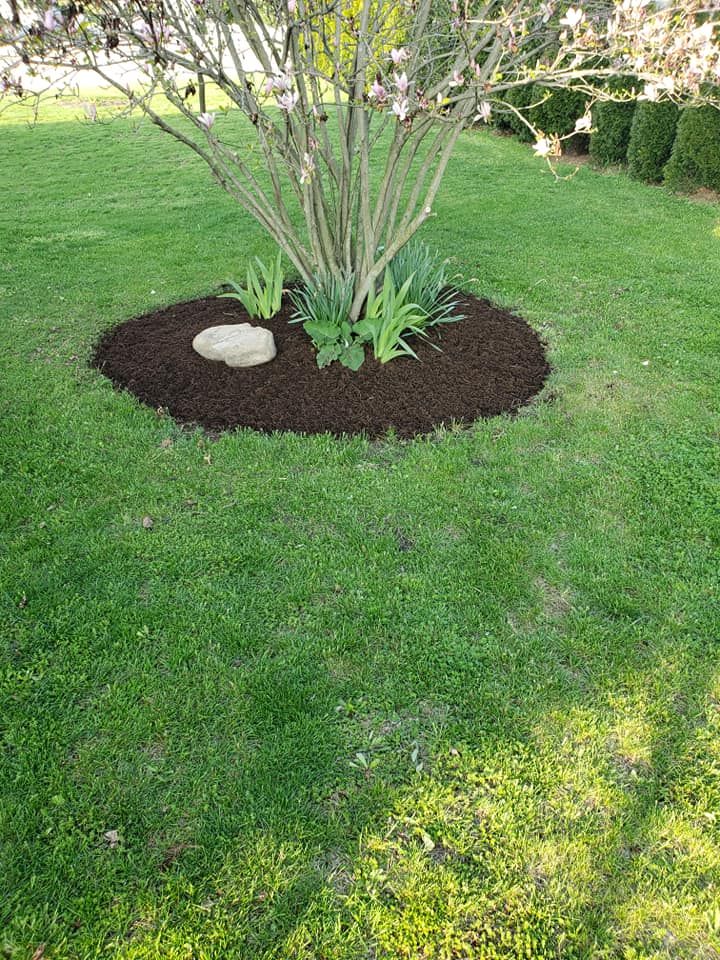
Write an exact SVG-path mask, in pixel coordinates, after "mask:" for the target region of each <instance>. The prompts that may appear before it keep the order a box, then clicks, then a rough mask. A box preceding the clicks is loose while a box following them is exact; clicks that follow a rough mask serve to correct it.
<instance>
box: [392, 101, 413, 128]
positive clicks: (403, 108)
mask: <svg viewBox="0 0 720 960" xmlns="http://www.w3.org/2000/svg"><path fill="white" fill-rule="evenodd" d="M392 109H393V113H394V114H395V116H396V117H397V118H398V120H399V121H400V122H401V123H404V122H405V120H407V115H408V111H409V110H410V104H409V103H408V98H407V97H402V99H400V100H395V101H394V102H393V105H392Z"/></svg>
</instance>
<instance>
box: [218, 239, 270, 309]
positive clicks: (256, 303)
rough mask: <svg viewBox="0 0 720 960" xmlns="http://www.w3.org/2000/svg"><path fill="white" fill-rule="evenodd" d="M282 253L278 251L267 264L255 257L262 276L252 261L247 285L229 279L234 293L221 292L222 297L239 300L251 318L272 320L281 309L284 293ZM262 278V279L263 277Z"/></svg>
mask: <svg viewBox="0 0 720 960" xmlns="http://www.w3.org/2000/svg"><path fill="white" fill-rule="evenodd" d="M280 261H281V254H280V253H279V252H278V255H277V257H276V258H275V260H273V262H272V263H271V264H270V265H269V266H266V265H265V264H264V263H263V262H262V260H260V258H259V257H255V262H256V263H257V265H258V270H259V271H260V276H258V273H257V271H256V270H255V268H254V267H253V265H252V264H251V263H249V264H248V268H247V287H246V288H243V287H241V286H240V285H239V284H237V283H235V281H234V280H228V281H227V284H228V286H230V287H232V288H233V292H232V293H221V294H220V296H221V297H229V298H230V299H232V300H239V301H240V302H241V303H242V305H243V306H244V307H245V309H246V310H247V312H248V314H249V315H250V317H251V319H253V320H255V319H258V318H259V319H260V320H270V318H271V317H274V316H275V314H276V313H278V311H279V310H280V307H281V305H282V294H283V269H282V264H281V262H280ZM261 278H262V279H261Z"/></svg>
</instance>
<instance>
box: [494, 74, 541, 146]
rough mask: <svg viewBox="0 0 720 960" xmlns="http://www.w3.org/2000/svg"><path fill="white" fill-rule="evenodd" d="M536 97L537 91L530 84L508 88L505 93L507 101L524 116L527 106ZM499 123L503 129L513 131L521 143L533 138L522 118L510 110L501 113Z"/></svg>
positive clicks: (531, 140)
mask: <svg viewBox="0 0 720 960" xmlns="http://www.w3.org/2000/svg"><path fill="white" fill-rule="evenodd" d="M536 98H537V93H536V91H535V87H534V86H533V85H532V84H531V85H529V86H527V87H515V88H514V89H512V90H508V92H507V94H506V95H505V99H506V100H507V102H508V103H511V104H512V105H513V106H514V107H515V108H516V109H517V110H521V111H523V113H524V114H525V116H527V113H526V110H527V107H529V106H530V104H531V103H533V102H534V101H535V99H536ZM501 125H502V127H503V128H504V129H506V130H510V131H511V132H512V133H514V134H515V136H516V137H517V138H518V140H520V141H522V143H532V142H533V140H534V137H533V135H532V133H531V132H530V130H528V128H527V127H526V126H525V124H524V123H523V122H522V120H521V119H520V118H519V117H517V116H516V115H515V114H514V113H512V112H510V111H508V113H506V114H504V115H503V117H502V121H501Z"/></svg>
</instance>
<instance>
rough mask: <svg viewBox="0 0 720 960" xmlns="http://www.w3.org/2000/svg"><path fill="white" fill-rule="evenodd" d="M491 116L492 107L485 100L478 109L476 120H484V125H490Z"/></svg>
mask: <svg viewBox="0 0 720 960" xmlns="http://www.w3.org/2000/svg"><path fill="white" fill-rule="evenodd" d="M491 116H492V106H491V105H490V104H489V103H488V101H487V100H483V102H482V103H481V104H480V106H479V107H478V112H477V116H476V117H475V119H476V120H482V121H483V123H489V122H490V117H491Z"/></svg>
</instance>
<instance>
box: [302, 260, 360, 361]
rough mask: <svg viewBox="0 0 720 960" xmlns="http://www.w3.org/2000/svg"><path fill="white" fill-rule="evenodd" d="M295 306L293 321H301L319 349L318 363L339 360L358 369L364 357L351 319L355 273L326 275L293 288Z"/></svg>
mask: <svg viewBox="0 0 720 960" xmlns="http://www.w3.org/2000/svg"><path fill="white" fill-rule="evenodd" d="M290 299H291V300H292V302H293V304H294V306H295V315H294V316H293V319H292V322H293V323H302V325H303V330H304V331H305V333H307V335H308V336H309V337H310V339H311V340H312V342H313V344H314V346H315V349H316V350H317V357H316V359H317V365H318V367H326V366H328V364H330V363H332V362H333V361H334V360H339V361H340V363H342V364H343V365H344V366H346V367H349V368H350V369H351V370H357V369H358V368H359V367H360V366H361V365H362V362H363V360H364V359H365V351H364V349H363V347H362V344H361V343H359V342H358V339H357V337H356V336H355V333H354V331H353V325H352V324H351V323H350V319H349V318H350V307H351V306H352V300H353V277H352V274H350V275H349V276H347V277H336V276H332V275H325V276H321V277H317V278H315V279H314V280H313V281H312V282H311V283H308V284H301V285H300V286H299V287H298V288H297V289H295V290H291V291H290Z"/></svg>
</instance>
